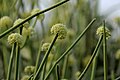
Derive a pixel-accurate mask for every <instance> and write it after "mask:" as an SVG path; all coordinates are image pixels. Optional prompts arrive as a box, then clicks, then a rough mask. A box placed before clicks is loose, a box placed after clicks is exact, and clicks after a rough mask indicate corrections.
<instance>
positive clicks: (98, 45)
mask: <svg viewBox="0 0 120 80" xmlns="http://www.w3.org/2000/svg"><path fill="white" fill-rule="evenodd" d="M102 40H103V36H101V37H100V38H99V41H98V43H97V45H96V47H95V50H94V52H93V54H92V56H91V58H90V60H89V62H88V64H87V66H86V67H85V69H84V70H83V72H82V73H81V75H80V76H79V77H78V79H77V80H81V79H82V78H83V76H84V75H85V73H86V72H87V70H88V69H89V67H90V64H91V63H92V61H93V59H94V57H95V55H96V53H97V51H98V49H99V47H100V44H101V42H102Z"/></svg>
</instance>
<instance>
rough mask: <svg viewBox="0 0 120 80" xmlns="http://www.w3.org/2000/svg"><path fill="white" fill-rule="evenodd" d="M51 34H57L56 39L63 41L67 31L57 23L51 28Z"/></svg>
mask: <svg viewBox="0 0 120 80" xmlns="http://www.w3.org/2000/svg"><path fill="white" fill-rule="evenodd" d="M51 33H52V34H58V39H64V38H65V37H66V36H67V29H66V28H65V25H63V24H61V23H58V24H55V25H53V26H52V28H51Z"/></svg>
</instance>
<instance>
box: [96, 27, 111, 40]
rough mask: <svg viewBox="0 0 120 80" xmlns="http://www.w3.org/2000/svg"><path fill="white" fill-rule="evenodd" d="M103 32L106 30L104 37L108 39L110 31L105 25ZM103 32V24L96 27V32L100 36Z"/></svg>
mask: <svg viewBox="0 0 120 80" xmlns="http://www.w3.org/2000/svg"><path fill="white" fill-rule="evenodd" d="M105 32H106V39H108V38H109V37H110V36H111V33H110V30H109V29H108V28H107V27H105ZM103 33H104V26H100V27H99V28H98V29H97V31H96V34H97V35H99V36H101V35H103Z"/></svg>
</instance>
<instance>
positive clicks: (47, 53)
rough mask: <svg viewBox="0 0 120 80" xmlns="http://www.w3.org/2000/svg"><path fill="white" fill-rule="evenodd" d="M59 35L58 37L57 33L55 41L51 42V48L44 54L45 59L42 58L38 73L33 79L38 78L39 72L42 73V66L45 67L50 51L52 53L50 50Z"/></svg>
mask: <svg viewBox="0 0 120 80" xmlns="http://www.w3.org/2000/svg"><path fill="white" fill-rule="evenodd" d="M57 37H58V34H56V35H55V37H54V39H53V41H52V42H51V44H50V47H49V49H48V50H47V52H46V53H45V55H44V57H43V60H42V62H41V64H40V66H39V68H38V70H37V72H36V74H35V75H34V78H33V80H36V79H37V78H38V76H39V74H40V72H41V70H42V68H43V65H44V64H45V61H46V59H47V57H48V55H49V53H50V51H51V49H52V47H53V45H54V43H55V41H56V40H57Z"/></svg>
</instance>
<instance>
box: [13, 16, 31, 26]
mask: <svg viewBox="0 0 120 80" xmlns="http://www.w3.org/2000/svg"><path fill="white" fill-rule="evenodd" d="M23 20H24V19H20V18H19V19H17V20H16V21H15V22H14V26H16V25H18V24H19V23H21V22H22V21H23ZM22 25H23V27H26V28H28V27H29V23H28V22H25V23H24V24H22Z"/></svg>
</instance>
